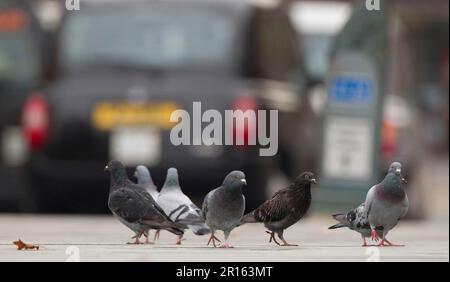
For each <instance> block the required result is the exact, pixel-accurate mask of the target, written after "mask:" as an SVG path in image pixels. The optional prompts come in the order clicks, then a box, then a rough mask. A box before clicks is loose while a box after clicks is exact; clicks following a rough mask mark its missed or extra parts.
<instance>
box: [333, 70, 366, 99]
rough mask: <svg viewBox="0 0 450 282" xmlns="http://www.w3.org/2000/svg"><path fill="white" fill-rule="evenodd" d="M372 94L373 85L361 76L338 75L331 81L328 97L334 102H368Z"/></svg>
mask: <svg viewBox="0 0 450 282" xmlns="http://www.w3.org/2000/svg"><path fill="white" fill-rule="evenodd" d="M373 96H374V85H373V82H372V81H371V80H370V79H367V78H363V77H347V76H338V77H336V78H334V79H333V80H332V81H331V87H330V99H331V101H332V102H335V103H345V104H369V103H371V102H372V100H373Z"/></svg>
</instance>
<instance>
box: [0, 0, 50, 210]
mask: <svg viewBox="0 0 450 282" xmlns="http://www.w3.org/2000/svg"><path fill="white" fill-rule="evenodd" d="M42 36H43V34H42V31H41V28H40V25H39V23H38V21H37V20H36V18H35V17H34V15H33V13H32V11H31V10H30V7H29V6H28V5H27V4H26V2H24V1H19V0H14V1H12V0H2V1H1V2H0V210H1V211H17V210H20V211H29V210H30V207H31V205H32V204H31V201H30V200H32V197H30V195H29V191H27V190H26V182H24V175H23V165H24V163H25V161H26V158H27V153H28V150H27V147H26V145H25V140H24V138H23V132H22V129H21V127H20V121H21V113H22V107H23V103H24V101H25V99H26V97H27V96H28V95H29V94H30V93H31V92H32V91H33V90H34V89H36V88H37V87H39V86H40V84H41V82H42V78H43V77H42V76H43V67H42V66H43V61H42V60H43V49H42V48H41V42H42V38H43V37H42Z"/></svg>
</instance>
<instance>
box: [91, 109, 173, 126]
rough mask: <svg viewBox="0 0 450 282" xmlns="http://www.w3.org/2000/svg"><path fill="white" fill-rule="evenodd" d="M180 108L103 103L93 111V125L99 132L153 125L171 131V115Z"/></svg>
mask: <svg viewBox="0 0 450 282" xmlns="http://www.w3.org/2000/svg"><path fill="white" fill-rule="evenodd" d="M179 108H180V107H179V106H178V105H176V104H175V103H172V102H162V103H149V104H137V103H136V104H133V103H126V102H120V103H112V102H102V103H99V104H97V105H96V106H95V107H94V109H93V111H92V123H93V125H94V127H95V128H97V129H98V130H105V131H106V130H111V129H114V128H117V127H124V126H148V125H152V126H155V127H158V128H161V129H170V128H172V126H173V123H171V122H170V115H171V114H172V112H173V111H175V110H177V109H179Z"/></svg>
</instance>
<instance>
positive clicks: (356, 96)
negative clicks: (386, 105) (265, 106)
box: [316, 51, 382, 209]
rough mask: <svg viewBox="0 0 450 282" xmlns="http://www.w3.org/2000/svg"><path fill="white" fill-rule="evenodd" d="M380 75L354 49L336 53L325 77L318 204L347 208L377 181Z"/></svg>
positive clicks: (360, 200) (362, 197)
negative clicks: (325, 104)
mask: <svg viewBox="0 0 450 282" xmlns="http://www.w3.org/2000/svg"><path fill="white" fill-rule="evenodd" d="M378 76H379V74H378V72H377V68H376V66H375V64H374V63H373V62H372V61H371V59H370V57H369V56H368V55H366V54H365V53H362V52H359V51H348V52H345V53H342V54H339V55H338V56H337V57H336V59H335V60H334V62H333V64H332V65H331V69H330V72H329V77H328V80H327V91H328V100H327V106H326V110H325V114H324V120H323V126H322V146H321V148H322V150H321V153H322V154H321V160H320V178H319V179H320V188H319V189H318V190H317V191H316V192H317V195H316V199H317V200H318V206H319V208H320V206H322V205H323V207H326V208H327V209H328V208H331V209H342V208H343V209H346V208H347V209H350V208H353V207H354V206H355V205H358V204H360V203H362V202H364V200H365V196H366V193H367V190H368V189H369V188H370V187H371V185H373V184H375V183H376V175H377V169H378V162H379V154H380V149H379V148H380V131H381V125H380V116H381V105H382V103H381V102H382V95H381V93H380V85H379V84H380V83H379V81H380V80H379V77H378Z"/></svg>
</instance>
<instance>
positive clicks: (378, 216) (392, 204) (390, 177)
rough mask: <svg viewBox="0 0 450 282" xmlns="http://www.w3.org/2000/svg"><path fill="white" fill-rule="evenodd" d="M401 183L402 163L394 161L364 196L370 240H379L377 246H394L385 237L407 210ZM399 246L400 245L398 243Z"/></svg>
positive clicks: (406, 199)
mask: <svg viewBox="0 0 450 282" xmlns="http://www.w3.org/2000/svg"><path fill="white" fill-rule="evenodd" d="M403 184H406V180H405V179H404V178H403V177H402V165H401V163H399V162H394V163H392V164H391V165H390V167H389V170H388V173H387V174H386V176H385V178H384V179H383V181H381V183H379V184H376V185H375V186H373V187H372V188H370V190H369V192H368V193H367V196H366V201H365V209H366V213H367V219H368V221H369V225H370V229H371V238H372V240H375V241H378V240H379V238H380V237H381V242H380V243H379V244H378V246H380V247H382V246H396V245H395V244H393V243H391V242H389V241H388V240H387V239H386V235H387V234H388V232H389V231H390V230H392V229H393V228H394V227H395V226H396V225H397V223H398V221H399V220H400V219H401V218H403V217H404V216H405V215H406V213H407V212H408V208H409V201H408V196H407V195H406V192H405V189H404V187H403ZM379 228H383V234H382V236H378V233H377V229H379ZM399 246H400V245H399Z"/></svg>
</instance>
